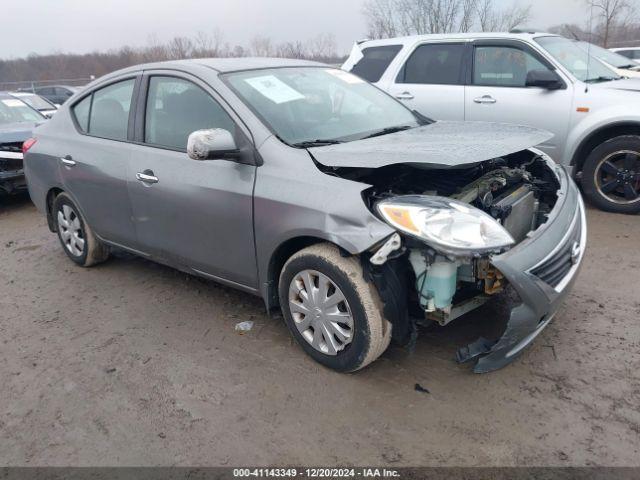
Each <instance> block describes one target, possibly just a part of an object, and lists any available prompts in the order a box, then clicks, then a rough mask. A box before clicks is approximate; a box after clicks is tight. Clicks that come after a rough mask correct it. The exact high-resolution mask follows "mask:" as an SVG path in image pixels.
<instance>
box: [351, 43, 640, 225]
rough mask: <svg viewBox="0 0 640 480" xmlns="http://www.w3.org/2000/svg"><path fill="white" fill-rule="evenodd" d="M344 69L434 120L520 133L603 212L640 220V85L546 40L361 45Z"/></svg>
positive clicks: (577, 50)
mask: <svg viewBox="0 0 640 480" xmlns="http://www.w3.org/2000/svg"><path fill="white" fill-rule="evenodd" d="M343 69H345V70H348V71H351V72H353V73H355V74H357V75H360V76H361V77H363V78H365V79H366V80H368V81H370V82H372V83H374V84H376V85H377V86H378V87H380V88H382V89H383V90H386V91H387V92H388V93H389V94H391V95H393V96H395V97H396V98H399V99H400V100H402V101H404V102H406V104H407V106H409V107H410V108H411V109H414V110H417V111H418V112H420V113H422V114H423V115H425V116H428V117H431V118H434V119H436V120H471V121H474V120H478V121H493V122H507V123H517V124H523V125H530V126H534V127H538V128H542V129H545V130H548V131H550V132H552V133H554V137H553V138H552V139H551V140H549V141H548V142H546V143H544V144H542V145H539V147H540V149H542V150H543V151H545V152H546V153H548V154H549V155H550V156H551V157H552V158H554V159H555V160H556V161H557V162H558V163H560V164H562V165H564V166H565V167H567V168H568V169H569V171H571V172H572V173H573V174H574V176H575V178H576V179H578V180H580V181H581V184H582V188H583V191H584V193H585V195H586V196H587V197H588V198H589V199H590V200H591V202H592V203H593V204H595V205H596V206H598V207H600V208H602V209H604V210H609V211H613V212H620V213H636V212H640V81H638V80H633V79H627V78H624V77H621V76H619V75H618V74H616V73H615V72H614V71H612V70H611V69H610V68H608V67H607V66H605V65H604V64H603V63H602V62H600V61H598V60H597V59H596V58H595V57H593V56H589V55H588V53H587V51H585V50H583V49H582V48H580V47H579V46H578V45H577V43H576V42H574V41H572V40H568V39H566V38H564V37H560V36H557V35H550V34H546V33H533V32H529V33H479V34H449V35H421V36H411V37H404V38H394V39H385V40H373V41H366V42H361V43H359V44H357V45H356V46H355V47H354V49H353V51H352V53H351V55H350V56H349V58H348V59H347V61H346V62H345V64H344V65H343Z"/></svg>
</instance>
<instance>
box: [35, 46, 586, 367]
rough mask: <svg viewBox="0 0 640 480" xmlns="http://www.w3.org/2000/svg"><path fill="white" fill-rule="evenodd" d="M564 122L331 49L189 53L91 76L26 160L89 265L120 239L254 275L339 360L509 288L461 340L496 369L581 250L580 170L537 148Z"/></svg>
mask: <svg viewBox="0 0 640 480" xmlns="http://www.w3.org/2000/svg"><path fill="white" fill-rule="evenodd" d="M548 138H549V134H548V133H547V132H545V131H541V130H537V129H533V128H529V127H521V126H508V125H500V124H492V123H464V122H433V121H430V120H429V119H427V118H425V117H423V116H421V115H420V114H417V113H415V112H412V111H411V110H409V109H408V108H406V107H405V106H404V105H403V104H401V103H400V102H398V101H397V100H395V99H393V98H392V97H390V96H389V95H387V94H386V93H384V92H382V91H381V90H379V89H378V88H376V87H374V86H372V85H370V84H369V83H367V82H365V81H363V80H361V79H360V78H359V77H356V76H354V75H352V74H349V73H346V72H344V71H341V70H339V69H335V68H330V67H328V66H326V65H322V64H317V63H311V62H303V61H293V60H290V61H288V60H275V59H248V58H244V59H220V60H214V59H210V60H189V61H180V62H170V63H157V64H151V65H142V66H137V67H132V68H128V69H125V70H122V71H119V72H116V73H113V74H110V75H108V76H106V77H103V78H101V79H99V80H97V81H96V82H94V83H93V84H92V85H90V86H89V87H88V88H86V89H85V90H84V91H83V92H82V93H80V94H78V95H76V96H74V97H73V98H71V99H70V100H69V102H67V103H65V105H64V106H63V107H62V108H61V109H60V111H59V112H58V113H57V114H56V115H55V116H54V117H53V119H52V120H51V121H49V122H48V123H47V124H45V125H43V126H41V127H40V128H38V129H37V131H36V136H35V140H31V141H30V142H29V143H28V144H27V147H28V148H26V150H27V152H26V155H25V170H26V175H27V181H28V186H29V190H30V193H31V197H32V199H33V200H34V202H35V203H36V205H37V206H38V208H39V209H40V210H41V211H42V212H43V213H44V214H45V215H46V218H47V221H48V224H49V228H50V229H51V231H52V232H57V234H58V237H59V239H60V242H61V245H62V248H63V250H64V252H65V253H66V254H67V255H68V256H69V258H70V259H71V260H72V261H74V262H75V263H77V264H78V265H81V266H85V267H88V266H91V265H95V264H97V263H99V262H102V261H104V260H106V259H107V257H108V256H109V253H110V251H112V250H113V249H123V250H127V251H129V252H133V253H135V254H138V255H140V256H143V257H146V258H150V259H153V260H155V261H158V262H161V263H164V264H166V265H170V266H173V267H175V268H177V269H180V270H182V271H185V272H188V273H191V274H195V275H199V276H201V277H204V278H208V279H212V280H215V281H218V282H221V283H224V284H226V285H231V286H233V287H236V288H239V289H241V290H244V291H246V292H248V293H252V294H255V295H258V296H260V297H262V298H263V299H264V301H265V304H266V307H267V309H268V310H273V309H276V308H278V307H279V308H281V310H282V313H283V315H284V318H285V320H286V323H287V325H288V327H289V328H290V330H291V332H292V334H293V336H294V337H295V338H296V340H297V341H298V343H299V344H300V345H301V347H302V348H303V349H304V350H305V351H306V352H307V353H308V354H309V355H310V356H311V357H313V358H314V359H315V360H317V361H318V362H320V363H322V364H323V365H326V366H328V367H330V368H333V369H335V370H338V371H342V372H348V371H354V370H358V369H360V368H362V367H364V366H365V365H367V364H369V363H370V362H372V361H373V360H375V359H376V358H377V357H378V356H379V355H381V354H382V353H383V352H384V351H385V349H386V348H387V346H388V345H389V342H390V341H391V340H392V339H393V340H395V341H396V342H398V343H400V344H407V343H409V342H411V341H413V340H414V339H415V337H416V332H417V327H418V325H419V324H426V323H434V324H439V325H442V326H444V325H447V324H448V323H449V322H451V321H453V320H454V319H456V318H457V317H459V316H461V315H463V314H464V313H466V312H468V311H470V310H472V309H474V308H476V307H478V306H480V305H482V304H483V303H485V302H487V301H489V300H491V299H492V298H494V297H497V296H502V295H504V294H509V295H510V296H511V297H514V298H515V299H516V302H515V304H514V305H513V308H512V309H511V311H510V317H509V319H508V322H507V327H506V330H505V332H504V334H503V335H502V336H500V337H498V338H492V339H485V338H482V339H479V341H477V342H474V343H473V344H471V345H468V346H463V347H462V348H461V349H460V350H459V352H458V359H459V360H460V361H461V362H462V361H470V360H477V363H476V365H475V371H477V372H486V371H489V370H494V369H496V368H499V367H501V366H503V365H505V364H506V363H508V362H510V361H511V360H512V359H514V358H515V357H516V356H517V355H518V354H519V353H520V352H521V351H522V350H523V349H524V347H526V346H527V345H528V344H529V343H530V342H531V341H532V340H533V339H534V338H535V336H536V335H538V333H540V331H541V330H542V328H544V327H545V326H546V325H547V324H548V323H549V322H550V321H551V319H552V318H553V316H554V314H555V312H556V311H557V309H558V307H559V305H560V304H561V303H562V301H563V299H564V298H565V297H566V296H567V294H568V292H569V291H570V289H571V287H572V284H573V282H574V281H575V278H576V274H577V272H578V269H579V267H580V263H581V261H582V258H583V254H584V249H585V241H586V222H585V216H584V209H583V206H582V203H581V200H580V195H579V193H578V190H577V188H576V186H575V184H574V182H573V181H572V180H571V179H570V178H569V177H568V176H567V174H566V173H565V172H564V170H563V169H561V168H559V167H557V166H556V165H555V164H554V162H552V161H551V160H550V159H549V157H547V156H546V155H545V154H543V153H542V152H540V151H538V150H535V149H533V148H530V147H531V146H532V145H536V144H539V143H541V142H544V141H546V140H548Z"/></svg>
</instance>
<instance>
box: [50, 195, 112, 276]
mask: <svg viewBox="0 0 640 480" xmlns="http://www.w3.org/2000/svg"><path fill="white" fill-rule="evenodd" d="M53 222H54V226H55V230H56V232H57V233H58V238H59V239H60V243H61V244H62V248H63V250H64V252H65V253H66V254H67V256H68V257H69V258H70V259H71V260H73V261H74V262H75V263H77V264H78V265H81V266H83V267H90V266H92V265H95V264H97V263H100V262H104V261H105V260H106V259H107V258H108V257H109V249H108V247H107V246H106V245H104V244H103V243H102V242H101V241H100V240H99V239H98V238H97V237H96V236H95V235H94V234H93V231H92V230H91V228H90V227H89V225H87V223H86V222H85V221H84V220H83V218H82V215H81V214H80V211H79V210H78V208H77V207H76V205H75V204H74V203H73V200H71V197H70V196H69V195H67V194H66V193H61V194H59V195H58V196H57V197H56V198H55V200H54V201H53Z"/></svg>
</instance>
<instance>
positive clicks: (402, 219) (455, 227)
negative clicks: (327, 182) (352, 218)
mask: <svg viewBox="0 0 640 480" xmlns="http://www.w3.org/2000/svg"><path fill="white" fill-rule="evenodd" d="M376 208H377V209H378V212H379V213H380V215H382V217H383V218H384V219H385V221H386V222H387V223H389V224H390V225H391V226H392V227H394V228H397V229H398V230H401V231H403V232H405V233H408V234H409V235H413V236H414V237H418V238H420V239H422V240H424V241H426V242H427V243H429V244H430V245H431V246H432V247H434V248H435V249H436V250H441V251H443V252H445V253H452V254H465V253H476V252H486V251H492V250H499V249H501V248H504V247H508V246H510V245H513V244H514V243H515V241H514V239H513V238H512V237H511V235H509V232H507V231H506V230H505V229H504V228H503V227H502V225H500V224H499V223H498V222H496V221H495V220H494V219H493V218H492V217H491V216H489V215H487V214H486V213H484V212H483V211H481V210H478V209H477V208H475V207H472V206H471V205H469V204H466V203H462V202H459V201H457V200H452V199H450V198H446V197H436V196H433V197H432V196H422V195H407V196H400V197H394V198H390V199H388V200H383V201H381V202H379V203H378V204H377V205H376Z"/></svg>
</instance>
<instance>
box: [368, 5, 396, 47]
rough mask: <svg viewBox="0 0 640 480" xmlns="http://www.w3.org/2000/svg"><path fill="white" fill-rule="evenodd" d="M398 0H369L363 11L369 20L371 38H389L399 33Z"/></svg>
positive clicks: (369, 35)
mask: <svg viewBox="0 0 640 480" xmlns="http://www.w3.org/2000/svg"><path fill="white" fill-rule="evenodd" d="M396 3H397V2H396V0H367V1H366V2H365V4H364V7H363V9H362V12H363V13H364V16H365V18H366V20H367V35H368V37H369V38H389V37H395V36H397V35H398V30H397V19H396V9H395V7H396Z"/></svg>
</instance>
